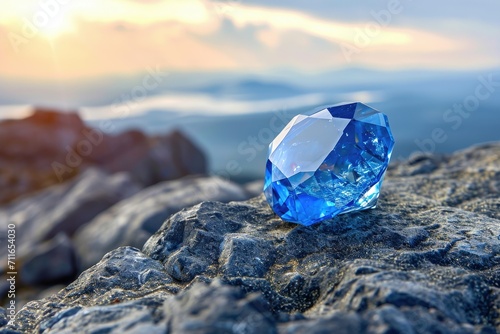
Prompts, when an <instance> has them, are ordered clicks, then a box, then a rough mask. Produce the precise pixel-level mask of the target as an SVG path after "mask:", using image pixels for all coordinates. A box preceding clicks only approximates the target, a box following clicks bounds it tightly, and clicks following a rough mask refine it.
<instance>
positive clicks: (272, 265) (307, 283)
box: [6, 144, 500, 334]
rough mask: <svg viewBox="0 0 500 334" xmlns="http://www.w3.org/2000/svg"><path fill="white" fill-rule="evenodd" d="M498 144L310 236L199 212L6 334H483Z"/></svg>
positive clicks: (251, 213)
mask: <svg viewBox="0 0 500 334" xmlns="http://www.w3.org/2000/svg"><path fill="white" fill-rule="evenodd" d="M499 193H500V144H490V145H483V146H480V147H474V148H471V149H469V150H466V151H463V152H458V153H456V154H455V155H453V156H450V157H437V156H423V155H421V156H416V157H413V158H412V159H411V160H409V161H407V162H403V163H395V164H394V165H393V167H392V168H391V169H390V170H389V171H388V173H387V176H386V181H385V183H384V186H383V189H382V193H381V197H380V200H379V203H378V208H376V209H374V210H369V211H364V212H357V213H349V214H344V215H341V216H338V217H335V218H334V219H331V220H328V221H325V222H323V223H321V224H317V225H314V226H309V227H304V226H297V225H293V224H289V223H285V222H283V221H281V220H280V219H279V218H278V217H277V216H276V215H274V213H273V212H272V211H271V210H270V208H269V206H268V205H267V203H266V202H265V200H264V198H263V196H260V197H257V198H255V199H252V200H249V201H246V202H231V203H228V204H222V203H219V202H204V203H201V204H199V205H196V206H194V207H191V208H187V209H184V210H182V211H180V212H178V213H176V214H175V215H173V216H172V217H171V218H169V219H168V220H167V221H166V222H165V223H164V224H163V226H162V227H161V228H160V229H159V230H158V231H157V233H155V234H154V235H153V236H152V237H151V238H150V239H149V240H148V241H147V242H146V244H145V245H144V247H143V249H142V251H139V250H138V249H136V248H130V247H124V248H118V249H116V250H113V251H111V252H110V253H108V254H107V255H106V256H104V258H103V259H102V260H101V261H100V262H99V263H98V264H97V265H95V266H93V267H91V268H89V269H88V270H87V271H85V272H84V273H83V274H82V275H81V276H80V277H79V278H78V279H77V280H76V281H75V282H73V283H72V284H70V285H68V286H67V287H66V288H65V289H63V290H61V291H60V292H59V293H57V294H54V295H52V296H50V297H48V298H45V299H42V300H38V301H33V302H31V303H29V304H27V305H26V306H25V307H24V308H23V309H22V310H21V311H20V312H19V313H18V314H17V316H16V319H15V321H14V323H13V324H12V325H9V326H7V327H6V328H9V329H11V330H17V331H23V332H30V331H38V332H42V333H65V332H70V331H72V332H74V331H90V332H96V331H98V330H100V331H106V332H108V333H137V332H145V331H149V332H153V333H332V332H334V333H483V334H485V333H495V332H496V331H498V330H500V316H499V314H498V309H499V307H500V283H499V282H500V276H499V272H500V221H499V219H498V208H499V205H500V199H499V196H498V194H499Z"/></svg>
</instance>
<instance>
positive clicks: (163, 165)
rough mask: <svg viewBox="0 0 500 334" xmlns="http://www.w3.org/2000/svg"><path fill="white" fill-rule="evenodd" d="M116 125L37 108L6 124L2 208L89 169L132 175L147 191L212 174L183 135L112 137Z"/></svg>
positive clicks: (0, 138) (0, 129)
mask: <svg viewBox="0 0 500 334" xmlns="http://www.w3.org/2000/svg"><path fill="white" fill-rule="evenodd" d="M112 125H113V124H112V121H106V122H103V126H102V127H101V128H89V127H87V126H86V125H85V124H84V123H83V121H82V120H81V119H80V117H79V116H78V115H77V114H76V113H64V112H56V111H52V110H45V109H37V110H35V112H34V114H33V115H32V116H30V117H27V118H25V119H19V120H6V121H1V122H0V142H1V143H2V145H1V146H0V204H1V203H6V202H9V201H12V200H13V199H15V198H17V197H19V196H21V195H24V194H27V193H31V192H33V191H36V190H40V189H43V188H46V187H48V186H51V185H54V184H58V183H60V182H62V181H66V180H69V179H71V178H73V177H74V176H76V175H79V174H80V173H81V172H82V171H83V170H85V169H86V168H88V167H89V166H94V167H99V168H101V169H103V170H106V171H107V172H110V173H116V172H122V171H125V172H128V173H129V174H130V175H132V177H133V179H134V180H135V181H137V182H139V183H141V184H142V185H143V186H149V185H152V184H154V183H157V182H161V181H164V180H172V179H176V178H179V177H182V176H186V175H190V174H204V173H206V160H205V156H204V154H203V152H201V151H200V149H198V148H197V147H196V145H195V144H193V143H192V142H191V141H190V140H189V139H188V138H186V137H185V136H184V135H183V134H182V133H180V132H178V131H174V132H172V133H170V134H167V135H164V136H156V137H151V138H149V137H147V136H146V135H145V134H143V133H142V132H140V131H136V130H131V131H127V132H124V133H120V134H116V135H110V134H107V133H106V131H109V130H110V128H112Z"/></svg>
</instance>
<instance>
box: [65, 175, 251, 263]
mask: <svg viewBox="0 0 500 334" xmlns="http://www.w3.org/2000/svg"><path fill="white" fill-rule="evenodd" d="M248 198H249V195H248V194H247V193H246V191H245V190H244V189H242V188H241V187H240V186H238V185H236V184H234V183H231V182H229V181H226V180H223V179H221V178H218V177H187V178H183V179H180V180H175V181H166V182H162V183H159V184H157V185H154V186H151V187H149V188H146V189H144V190H143V191H140V192H139V193H137V194H135V195H134V196H132V197H130V198H128V199H126V200H123V201H121V202H119V203H117V204H116V205H115V206H113V207H111V208H110V209H109V210H106V211H105V212H103V213H102V214H101V215H99V216H97V217H96V218H95V219H93V220H92V221H90V222H89V223H88V224H86V225H85V226H83V227H82V228H81V229H80V230H78V231H77V233H76V234H75V237H74V241H75V246H76V249H77V252H78V255H79V258H80V261H81V266H82V268H84V269H87V268H88V267H90V266H92V265H93V264H95V263H97V262H98V261H99V260H100V259H101V258H102V256H103V255H104V254H106V253H107V252H109V251H111V250H113V249H115V248H118V247H120V246H134V247H138V248H140V247H142V245H144V243H145V242H146V241H147V240H148V239H149V237H151V235H152V234H153V233H155V232H156V231H157V230H158V229H159V228H160V227H161V225H162V224H163V222H164V221H165V220H166V219H167V218H169V217H170V216H171V215H172V214H174V213H176V212H177V211H179V210H181V209H183V208H186V207H190V206H192V205H195V204H198V203H200V202H203V201H219V202H230V201H232V200H236V201H242V200H245V199H248Z"/></svg>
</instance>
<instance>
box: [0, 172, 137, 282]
mask: <svg viewBox="0 0 500 334" xmlns="http://www.w3.org/2000/svg"><path fill="white" fill-rule="evenodd" d="M139 190H140V187H139V186H138V185H137V184H136V183H135V182H133V181H132V180H131V178H130V176H129V175H128V174H126V173H117V174H114V175H109V174H107V173H105V172H102V171H100V170H98V169H93V168H91V169H87V170H86V171H85V172H84V173H82V174H81V175H79V176H78V177H76V178H75V179H73V180H71V181H69V182H67V183H63V184H60V185H57V186H54V187H52V188H48V189H45V190H42V191H40V192H39V193H38V194H36V195H33V196H29V197H26V198H21V199H18V200H16V201H14V202H12V203H10V204H9V205H5V206H2V207H0V221H1V222H2V224H0V249H7V228H8V224H14V225H15V233H16V260H17V264H18V267H19V268H21V267H22V268H23V270H22V271H23V272H22V274H23V276H24V278H23V282H24V283H26V284H35V283H36V284H38V283H42V282H43V283H44V284H55V283H58V282H60V281H61V279H63V278H64V277H65V278H66V279H67V278H70V279H73V278H74V275H75V274H77V273H78V270H77V264H76V262H75V251H74V248H73V246H72V245H71V241H70V240H66V241H65V243H64V244H62V245H61V244H60V240H52V239H53V238H54V237H56V236H57V235H61V234H65V235H66V236H68V237H71V236H72V234H73V233H74V232H75V230H77V229H78V228H79V227H80V226H82V225H84V224H86V223H87V222H89V221H90V220H92V219H93V218H94V217H95V216H96V215H98V214H99V213H101V212H102V211H104V210H106V209H108V208H109V207H110V206H112V205H113V204H115V203H117V202H119V201H121V200H122V199H125V198H127V197H129V196H131V195H133V194H135V193H137V192H138V191H139ZM3 222H5V223H3ZM44 244H52V245H55V247H57V251H52V254H55V253H56V254H57V256H52V255H50V254H47V253H46V252H47V251H49V253H50V249H46V248H47V247H46V246H44ZM50 247H52V246H49V248H50ZM54 252H55V253H54ZM44 253H45V255H44ZM0 261H1V262H0V272H5V271H6V270H5V267H4V266H5V265H6V264H7V253H6V252H1V253H0ZM41 261H42V262H41ZM44 261H47V262H46V263H43V262H44ZM43 267H46V268H45V270H44V268H43ZM49 268H54V269H55V268H57V269H56V270H57V272H56V271H55V270H54V271H49ZM61 270H62V271H61ZM40 274H43V275H44V277H40V276H39V275H40Z"/></svg>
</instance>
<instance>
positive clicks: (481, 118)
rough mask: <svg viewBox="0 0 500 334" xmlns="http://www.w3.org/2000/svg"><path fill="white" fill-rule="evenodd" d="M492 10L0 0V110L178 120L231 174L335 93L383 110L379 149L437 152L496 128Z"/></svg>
mask: <svg viewBox="0 0 500 334" xmlns="http://www.w3.org/2000/svg"><path fill="white" fill-rule="evenodd" d="M499 12H500V2H498V1H495V0H480V1H475V2H474V3H472V2H470V1H465V0H458V1H440V2H436V1H411V0H374V1H370V2H369V3H366V2H363V3H360V2H346V1H340V0H328V1H326V0H310V1H307V2H305V1H298V0H292V1H273V0H271V1H269V0H268V1H261V0H223V1H208V0H182V1H180V0H143V1H140V0H86V1H79V0H3V1H2V11H1V12H0V36H2V38H0V119H19V118H23V117H26V116H28V115H29V114H30V113H32V111H33V107H44V108H48V109H50V110H56V111H61V112H66V111H78V112H79V114H80V116H81V118H82V119H83V120H84V122H85V123H86V125H88V126H91V127H93V128H95V129H99V130H100V131H103V132H105V133H108V134H110V135H113V134H118V133H120V132H122V131H124V130H128V129H132V128H133V129H139V130H141V131H143V132H145V133H146V134H148V135H155V134H162V133H166V132H168V131H170V130H172V129H179V130H180V131H181V132H182V133H183V134H185V135H186V136H187V137H189V138H190V139H191V140H192V141H193V142H194V143H195V144H196V145H197V147H199V148H200V149H201V150H202V151H204V152H205V154H206V156H207V160H208V169H209V171H210V172H211V173H214V174H218V175H221V176H224V177H226V178H230V179H232V180H236V181H246V180H251V179H255V178H261V177H262V176H263V172H264V164H265V158H266V153H267V145H268V144H269V142H270V141H271V140H272V139H273V137H274V136H275V135H276V134H277V133H278V132H279V131H280V130H281V129H282V128H283V127H284V126H285V124H286V122H287V120H289V119H291V118H292V117H293V116H294V115H296V114H297V113H302V112H307V111H308V110H310V109H311V108H314V107H317V106H321V105H325V104H333V103H339V102H344V101H361V102H364V103H367V104H369V105H371V106H373V107H375V108H377V109H379V110H381V111H383V112H385V113H386V114H388V116H389V119H390V121H391V126H392V128H393V132H394V135H395V138H396V142H397V144H396V148H395V151H394V155H393V158H396V159H402V158H405V157H408V156H409V155H410V154H412V153H413V152H417V151H423V152H429V153H433V152H450V151H453V150H457V149H460V148H464V147H467V146H470V145H471V144H475V143H480V142H486V141H494V140H499V139H500V134H499V130H498V125H499V121H500V113H499V107H500V70H499V69H500V62H499V61H500V57H499V56H500V43H499V41H500V37H499V36H500V34H499V33H500V21H499V20H498V13H499ZM1 129H2V128H1V127H0V131H2V130H1ZM19 131H22V130H19Z"/></svg>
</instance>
